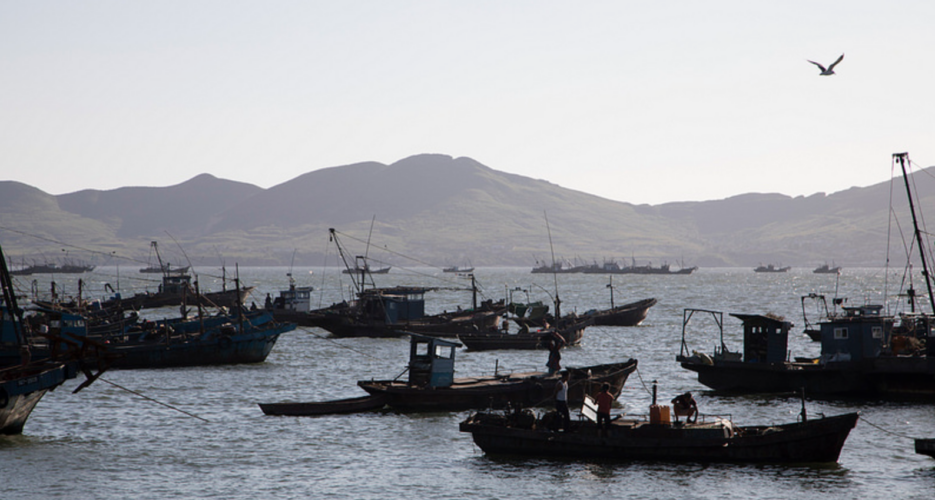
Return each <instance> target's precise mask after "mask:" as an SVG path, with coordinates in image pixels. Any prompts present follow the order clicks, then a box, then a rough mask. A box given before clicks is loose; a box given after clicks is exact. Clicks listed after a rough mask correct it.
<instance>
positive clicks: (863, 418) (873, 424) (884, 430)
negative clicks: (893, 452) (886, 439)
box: [859, 415, 918, 440]
mask: <svg viewBox="0 0 935 500" xmlns="http://www.w3.org/2000/svg"><path fill="white" fill-rule="evenodd" d="M859 418H860V419H861V420H863V421H864V422H866V423H867V425H869V426H871V427H876V428H877V429H879V430H881V431H883V432H885V433H887V434H892V435H894V436H897V437H901V438H904V439H912V440H916V439H918V438H914V437H912V436H907V435H905V434H900V433H898V432H893V431H891V430H888V429H885V428H883V427H881V426H879V425H877V424H875V423H873V422H871V421H869V420H867V419H866V417H864V416H863V415H860V417H859Z"/></svg>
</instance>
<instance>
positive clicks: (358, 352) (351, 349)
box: [305, 330, 380, 359]
mask: <svg viewBox="0 0 935 500" xmlns="http://www.w3.org/2000/svg"><path fill="white" fill-rule="evenodd" d="M305 333H307V334H309V335H311V336H313V337H315V338H317V339H321V340H327V341H328V342H331V343H332V344H334V345H336V346H338V347H343V348H344V349H347V350H348V351H351V352H354V353H357V354H360V355H361V356H366V357H368V358H372V359H380V358H378V357H376V356H374V355H372V354H368V353H366V352H363V351H358V350H357V349H354V348H353V347H348V346H346V345H344V344H341V343H339V342H335V340H334V339H332V338H328V337H322V336H321V335H318V334H317V333H315V332H310V331H308V330H305Z"/></svg>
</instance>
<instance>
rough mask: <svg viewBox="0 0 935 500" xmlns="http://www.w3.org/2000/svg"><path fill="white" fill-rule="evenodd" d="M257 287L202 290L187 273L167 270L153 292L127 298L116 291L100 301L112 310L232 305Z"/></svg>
mask: <svg viewBox="0 0 935 500" xmlns="http://www.w3.org/2000/svg"><path fill="white" fill-rule="evenodd" d="M224 282H225V283H226V282H227V279H226V278H225V279H224ZM255 288H256V287H253V286H237V287H234V288H233V289H230V290H228V289H227V288H226V286H225V288H224V289H223V290H221V291H216V292H201V291H200V289H198V287H197V286H195V284H193V283H192V276H191V275H190V274H172V273H167V274H163V276H162V284H160V285H159V288H158V289H157V290H156V291H155V292H141V293H137V294H134V295H132V296H130V297H122V296H121V295H119V294H115V295H114V296H113V297H111V298H109V299H107V300H104V301H103V302H102V304H103V307H106V308H112V309H134V310H139V309H152V308H157V307H167V306H179V305H182V304H183V303H184V304H187V305H192V306H194V305H198V304H200V305H201V306H203V307H227V308H231V309H232V308H234V307H237V304H242V303H244V302H245V301H246V300H247V297H248V296H249V295H250V293H251V292H253V290H254V289H255Z"/></svg>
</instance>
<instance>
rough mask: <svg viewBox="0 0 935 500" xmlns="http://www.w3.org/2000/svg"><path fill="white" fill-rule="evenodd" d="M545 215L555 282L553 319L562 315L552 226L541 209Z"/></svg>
mask: <svg viewBox="0 0 935 500" xmlns="http://www.w3.org/2000/svg"><path fill="white" fill-rule="evenodd" d="M542 215H543V216H545V229H546V231H548V233H549V251H550V252H552V280H553V281H554V282H555V319H558V318H561V317H562V305H561V304H562V301H561V299H559V298H558V270H557V269H556V268H555V248H554V247H553V246H552V228H551V227H549V214H547V213H546V212H545V210H543V211H542Z"/></svg>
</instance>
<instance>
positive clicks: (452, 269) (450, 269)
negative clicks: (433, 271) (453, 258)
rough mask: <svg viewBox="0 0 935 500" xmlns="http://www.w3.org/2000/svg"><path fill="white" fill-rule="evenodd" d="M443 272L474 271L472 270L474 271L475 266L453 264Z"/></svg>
mask: <svg viewBox="0 0 935 500" xmlns="http://www.w3.org/2000/svg"><path fill="white" fill-rule="evenodd" d="M442 272H443V273H472V272H474V268H473V267H458V266H452V267H446V268H444V269H442Z"/></svg>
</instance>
